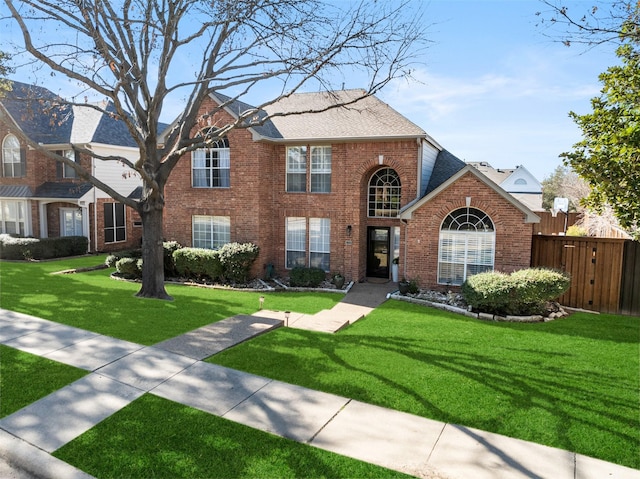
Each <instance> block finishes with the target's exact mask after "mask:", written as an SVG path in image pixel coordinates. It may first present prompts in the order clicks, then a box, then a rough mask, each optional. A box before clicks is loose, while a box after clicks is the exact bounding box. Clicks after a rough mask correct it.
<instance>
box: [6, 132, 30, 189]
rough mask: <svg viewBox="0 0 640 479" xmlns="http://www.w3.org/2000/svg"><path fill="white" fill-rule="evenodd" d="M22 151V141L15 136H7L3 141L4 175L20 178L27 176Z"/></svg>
mask: <svg viewBox="0 0 640 479" xmlns="http://www.w3.org/2000/svg"><path fill="white" fill-rule="evenodd" d="M22 155H23V152H22V151H21V149H20V141H18V138H17V137H16V136H15V135H11V134H9V135H7V136H5V137H4V140H2V175H3V176H5V177H7V178H19V177H22V176H24V175H25V162H24V160H23V157H22Z"/></svg>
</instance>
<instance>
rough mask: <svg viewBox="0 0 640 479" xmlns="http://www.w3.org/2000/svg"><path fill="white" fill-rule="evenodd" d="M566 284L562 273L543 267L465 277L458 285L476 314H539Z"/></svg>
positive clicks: (563, 289)
mask: <svg viewBox="0 0 640 479" xmlns="http://www.w3.org/2000/svg"><path fill="white" fill-rule="evenodd" d="M570 281H571V280H570V277H569V275H567V274H566V273H563V272H561V271H555V270H550V269H545V268H529V269H523V270H520V271H516V272H514V273H511V275H506V274H504V273H500V272H497V271H492V272H487V273H480V274H476V275H474V276H471V277H469V278H468V279H467V281H465V282H464V284H463V285H462V295H463V297H464V300H465V301H466V303H467V304H469V305H470V306H472V307H473V309H475V310H477V311H482V312H486V313H492V314H501V315H504V314H513V315H531V314H540V313H542V312H543V311H544V306H545V303H546V302H547V301H550V300H552V299H554V298H557V297H558V296H561V295H562V294H564V293H565V292H566V291H567V289H569V286H570Z"/></svg>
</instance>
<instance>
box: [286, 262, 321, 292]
mask: <svg viewBox="0 0 640 479" xmlns="http://www.w3.org/2000/svg"><path fill="white" fill-rule="evenodd" d="M324 279H325V272H324V271H323V270H322V269H321V268H304V267H301V266H297V267H295V268H293V269H292V270H291V273H290V274H289V284H290V285H291V286H294V287H300V288H316V287H318V286H320V283H322V282H323V281H324Z"/></svg>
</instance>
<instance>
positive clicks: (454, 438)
mask: <svg viewBox="0 0 640 479" xmlns="http://www.w3.org/2000/svg"><path fill="white" fill-rule="evenodd" d="M280 324H281V323H280V321H274V320H273V319H272V318H265V319H264V320H263V319H261V318H259V317H255V316H235V317H233V318H229V319H227V320H224V321H221V322H219V323H216V324H213V325H210V326H206V327H204V328H200V329H198V330H196V331H198V333H195V332H190V333H187V334H185V335H183V336H181V337H178V338H174V339H173V340H169V341H165V342H163V343H159V344H157V345H155V346H153V347H144V346H142V345H138V344H134V343H130V342H127V341H121V340H117V339H114V338H109V337H106V336H102V335H99V334H96V333H91V332H87V331H82V330H79V329H77V328H72V327H69V326H64V325H60V324H57V323H53V322H51V321H46V320H42V319H38V318H34V317H31V316H26V315H22V314H19V313H14V312H10V311H5V310H0V342H1V343H3V344H7V345H10V346H11V347H14V348H17V349H21V350H24V351H29V352H34V353H35V354H39V355H42V356H45V357H49V358H52V359H55V360H57V361H61V362H64V363H67V364H71V365H74V366H77V367H80V368H83V369H85V370H87V371H90V373H89V374H88V375H86V376H85V377H83V378H81V379H79V380H78V381H75V382H74V383H72V384H70V385H68V386H66V387H64V388H62V389H60V390H58V391H56V392H54V393H52V394H50V395H49V396H46V397H45V398H42V399H41V400H39V401H36V402H34V403H32V404H30V405H28V406H26V407H25V408H23V409H21V410H19V411H17V412H15V413H14V414H11V415H9V416H7V417H5V418H3V419H1V420H0V451H2V454H3V455H4V456H5V457H9V458H10V459H11V460H17V461H19V463H20V464H21V465H24V466H25V468H27V469H28V470H29V471H30V472H31V473H33V474H35V475H36V476H40V477H53V478H61V477H64V478H72V479H75V478H78V479H85V478H88V477H90V476H88V475H87V474H85V473H84V472H82V471H79V470H77V469H75V468H74V467H72V466H70V465H68V464H66V463H64V462H62V461H59V460H58V459H56V458H53V457H52V456H51V455H50V453H51V452H53V451H55V450H56V449H58V448H59V447H61V446H62V445H64V444H66V443H68V442H69V441H71V440H73V439H74V438H76V437H78V436H79V435H80V434H82V433H84V432H85V431H87V430H88V429H90V428H91V427H93V426H94V425H95V424H97V423H98V422H100V421H101V420H103V419H104V418H106V417H108V416H109V415H111V414H113V413H115V412H117V411H118V410H120V409H121V408H123V407H125V406H126V405H127V404H129V403H130V402H131V401H133V400H135V399H136V398H138V397H140V396H141V395H142V394H144V393H145V392H148V393H151V394H154V395H157V396H160V397H164V398H167V399H170V400H173V401H178V402H180V403H183V404H187V405H189V406H192V407H195V408H198V409H200V410H203V411H206V412H208V413H211V414H215V415H218V416H221V417H224V418H226V419H229V420H232V421H235V422H238V423H241V424H245V425H247V426H250V427H254V428H257V429H260V430H263V431H268V432H271V433H273V434H277V435H280V436H283V437H287V438H290V439H293V440H296V441H299V442H302V443H307V444H310V445H312V446H316V447H319V448H322V449H326V450H329V451H334V452H336V453H339V454H343V455H345V456H349V457H353V458H357V459H361V460H363V461H367V462H370V463H374V464H378V465H381V466H385V467H388V468H390V469H394V470H398V471H403V472H407V473H409V474H413V475H416V476H418V477H423V478H465V479H466V478H474V479H483V478H487V479H494V478H505V479H512V478H553V479H600V478H605V477H606V478H623V479H640V471H638V470H633V469H628V468H624V467H621V466H617V465H615V464H610V463H607V462H604V461H600V460H596V459H592V458H588V457H585V456H581V455H578V454H575V453H571V452H568V451H563V450H559V449H554V448H550V447H546V446H541V445H539V444H534V443H530V442H526V441H521V440H517V439H510V438H506V437H504V436H500V435H497V434H492V433H487V432H484V431H479V430H474V429H470V428H466V427H462V426H456V425H452V424H445V423H441V422H437V421H433V420H430V419H426V418H422V417H417V416H413V415H410V414H406V413H402V412H398V411H394V410H390V409H385V408H381V407H378V406H373V405H370V404H365V403H361V402H359V401H355V400H352V399H349V398H345V397H341V396H336V395H333V394H327V393H324V392H319V391H314V390H310V389H307V388H303V387H300V386H295V385H291V384H287V383H283V382H280V381H274V380H272V379H269V378H265V377H260V376H255V375H252V374H247V373H244V372H240V371H236V370H232V369H228V368H224V367H222V366H217V365H213V364H209V363H205V362H202V361H200V360H199V359H201V358H202V357H206V356H207V355H209V352H211V353H212V354H213V353H214V352H218V351H219V350H220V349H221V342H220V341H216V340H214V339H215V338H214V336H215V335H216V333H215V331H221V330H225V331H226V332H225V336H228V337H234V338H236V341H244V340H247V339H248V338H249V337H251V335H257V334H261V333H262V332H264V331H266V330H269V329H272V328H274V327H278V326H279V325H280ZM221 328H222V329H221ZM225 328H226V329H225ZM225 341H227V340H226V339H225ZM231 343H232V341H228V342H224V344H223V345H224V346H225V347H228V346H230V345H231ZM89 351H91V353H90V354H89V353H88V352H89Z"/></svg>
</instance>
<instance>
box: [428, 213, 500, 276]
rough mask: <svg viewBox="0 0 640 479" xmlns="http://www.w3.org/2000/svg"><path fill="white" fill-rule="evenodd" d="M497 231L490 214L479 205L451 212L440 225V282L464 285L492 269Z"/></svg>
mask: <svg viewBox="0 0 640 479" xmlns="http://www.w3.org/2000/svg"><path fill="white" fill-rule="evenodd" d="M495 244H496V233H495V229H494V227H493V222H492V221H491V218H489V216H488V215H487V214H486V213H485V212H483V211H481V210H479V209H477V208H459V209H457V210H455V211H452V212H451V213H449V214H448V215H447V217H446V218H445V219H444V221H443V222H442V226H441V227H440V242H439V247H438V283H441V284H451V285H461V284H462V283H464V281H465V280H466V279H467V278H468V277H469V276H472V275H474V274H477V273H482V272H484V271H492V270H493V262H494V257H495Z"/></svg>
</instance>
